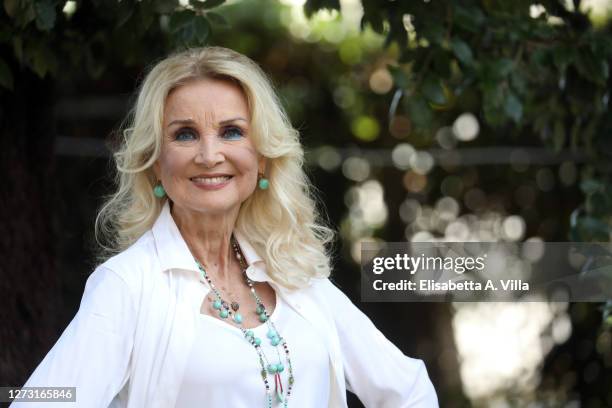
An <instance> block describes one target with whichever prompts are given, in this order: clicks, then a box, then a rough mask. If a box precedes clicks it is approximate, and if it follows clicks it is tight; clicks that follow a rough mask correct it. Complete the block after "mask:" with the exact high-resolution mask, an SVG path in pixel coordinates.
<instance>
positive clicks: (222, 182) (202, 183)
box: [190, 176, 232, 190]
mask: <svg viewBox="0 0 612 408" xmlns="http://www.w3.org/2000/svg"><path fill="white" fill-rule="evenodd" d="M231 178H232V176H215V177H192V178H190V180H191V181H192V182H193V183H194V184H195V185H196V187H199V188H203V189H206V190H216V189H218V188H222V187H225V186H226V185H227V183H228V182H229V180H230V179H231Z"/></svg>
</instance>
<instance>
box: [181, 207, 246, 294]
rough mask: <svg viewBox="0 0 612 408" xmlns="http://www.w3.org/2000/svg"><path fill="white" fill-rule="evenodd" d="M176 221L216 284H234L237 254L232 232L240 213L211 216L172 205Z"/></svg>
mask: <svg viewBox="0 0 612 408" xmlns="http://www.w3.org/2000/svg"><path fill="white" fill-rule="evenodd" d="M171 213H172V218H174V222H175V223H176V226H177V227H178V229H179V231H180V232H181V235H182V236H183V239H184V240H185V242H186V243H187V246H188V247H189V249H190V250H191V253H192V254H193V256H194V257H195V258H196V259H197V260H198V261H199V262H200V263H201V264H202V266H203V267H204V269H205V270H206V273H207V274H209V275H210V276H212V277H214V281H215V283H216V284H230V282H231V281H232V278H235V276H233V273H232V268H231V267H232V265H233V263H234V253H233V250H232V246H231V237H232V232H233V231H234V225H235V224H236V219H237V218H238V211H230V212H228V213H223V214H208V213H202V212H197V211H192V210H189V209H185V208H182V207H178V206H176V205H173V206H172V211H171Z"/></svg>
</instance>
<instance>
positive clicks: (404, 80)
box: [387, 65, 410, 89]
mask: <svg viewBox="0 0 612 408" xmlns="http://www.w3.org/2000/svg"><path fill="white" fill-rule="evenodd" d="M387 69H388V70H389V72H390V73H391V77H392V78H393V83H394V84H395V86H396V87H398V88H402V89H407V88H408V84H409V83H410V81H409V79H408V76H407V75H406V73H405V72H404V71H403V70H402V69H401V68H400V67H396V66H394V65H387Z"/></svg>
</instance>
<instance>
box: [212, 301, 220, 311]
mask: <svg viewBox="0 0 612 408" xmlns="http://www.w3.org/2000/svg"><path fill="white" fill-rule="evenodd" d="M213 308H215V309H217V310H219V309H221V301H220V300H215V301H214V302H213Z"/></svg>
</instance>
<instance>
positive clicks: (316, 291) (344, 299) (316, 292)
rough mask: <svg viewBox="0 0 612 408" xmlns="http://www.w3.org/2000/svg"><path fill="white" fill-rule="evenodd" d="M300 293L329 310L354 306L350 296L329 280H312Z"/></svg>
mask: <svg viewBox="0 0 612 408" xmlns="http://www.w3.org/2000/svg"><path fill="white" fill-rule="evenodd" d="M298 292H300V294H301V295H302V296H305V297H308V298H311V299H312V300H315V301H317V303H319V304H321V305H325V306H327V307H328V308H335V307H339V306H344V307H346V306H353V303H352V302H351V300H350V299H349V298H348V296H346V294H344V292H343V291H342V290H341V289H340V288H339V287H338V286H337V285H336V284H335V283H334V282H332V280H331V279H329V278H314V279H311V280H310V284H309V285H308V286H306V287H305V288H302V289H299V290H298Z"/></svg>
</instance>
